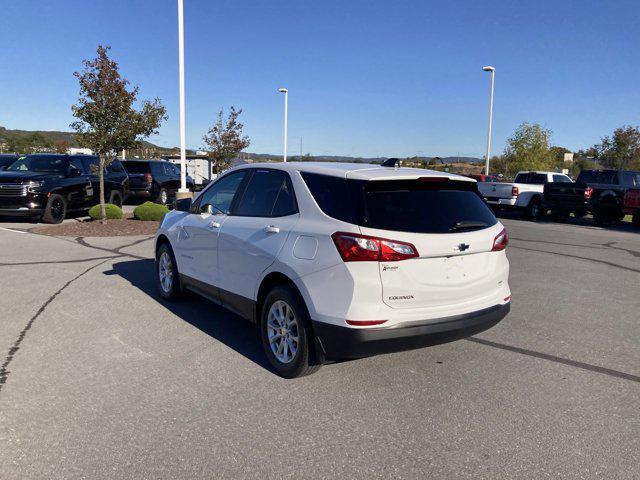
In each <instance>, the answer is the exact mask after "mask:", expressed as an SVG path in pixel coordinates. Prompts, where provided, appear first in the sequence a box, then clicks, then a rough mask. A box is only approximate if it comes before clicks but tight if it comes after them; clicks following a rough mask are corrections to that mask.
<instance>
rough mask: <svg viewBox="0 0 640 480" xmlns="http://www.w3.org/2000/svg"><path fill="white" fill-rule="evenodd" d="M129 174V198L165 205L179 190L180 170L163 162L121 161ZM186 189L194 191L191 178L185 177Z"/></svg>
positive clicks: (169, 163)
mask: <svg viewBox="0 0 640 480" xmlns="http://www.w3.org/2000/svg"><path fill="white" fill-rule="evenodd" d="M122 164H123V165H124V168H125V170H126V171H127V173H128V174H129V187H130V197H131V198H134V199H149V200H151V201H153V202H156V203H161V204H162V205H166V204H167V203H170V202H172V201H173V199H174V198H175V195H176V192H177V191H178V189H179V188H180V168H179V167H178V166H177V165H174V164H173V163H171V162H167V161H164V160H123V161H122ZM187 188H188V189H189V190H191V191H194V189H195V187H194V183H193V179H192V178H191V177H187Z"/></svg>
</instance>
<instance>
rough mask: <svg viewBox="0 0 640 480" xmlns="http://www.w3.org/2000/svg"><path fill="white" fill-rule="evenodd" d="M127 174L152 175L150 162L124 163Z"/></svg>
mask: <svg viewBox="0 0 640 480" xmlns="http://www.w3.org/2000/svg"><path fill="white" fill-rule="evenodd" d="M122 165H123V166H124V169H125V170H126V171H127V173H150V170H149V162H122Z"/></svg>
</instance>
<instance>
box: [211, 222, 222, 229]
mask: <svg viewBox="0 0 640 480" xmlns="http://www.w3.org/2000/svg"><path fill="white" fill-rule="evenodd" d="M209 228H211V229H217V228H220V223H219V222H215V221H214V222H210V223H209Z"/></svg>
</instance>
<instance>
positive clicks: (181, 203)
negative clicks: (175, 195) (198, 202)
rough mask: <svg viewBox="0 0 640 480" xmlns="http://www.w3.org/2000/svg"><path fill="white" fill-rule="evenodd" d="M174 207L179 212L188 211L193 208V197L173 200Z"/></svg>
mask: <svg viewBox="0 0 640 480" xmlns="http://www.w3.org/2000/svg"><path fill="white" fill-rule="evenodd" d="M173 209H174V210H177V211H178V212H188V211H189V210H191V199H190V198H181V199H180V200H176V201H175V202H173Z"/></svg>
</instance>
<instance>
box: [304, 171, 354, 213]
mask: <svg viewBox="0 0 640 480" xmlns="http://www.w3.org/2000/svg"><path fill="white" fill-rule="evenodd" d="M301 175H302V179H303V180H304V183H306V184H307V188H309V191H310V192H311V195H312V196H313V199H314V200H315V201H316V203H317V204H318V207H320V210H322V212H323V213H324V214H325V215H328V216H330V217H332V218H336V219H338V220H342V221H343V222H348V223H354V224H357V223H358V218H360V212H359V209H358V206H357V205H358V203H359V202H358V197H359V195H356V194H355V192H353V193H352V192H351V191H350V189H349V186H348V185H347V180H346V179H345V178H340V177H333V176H329V175H320V174H317V173H308V172H303V173H301Z"/></svg>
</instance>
